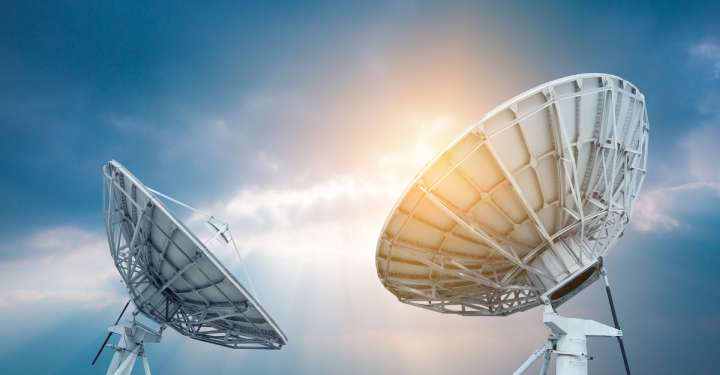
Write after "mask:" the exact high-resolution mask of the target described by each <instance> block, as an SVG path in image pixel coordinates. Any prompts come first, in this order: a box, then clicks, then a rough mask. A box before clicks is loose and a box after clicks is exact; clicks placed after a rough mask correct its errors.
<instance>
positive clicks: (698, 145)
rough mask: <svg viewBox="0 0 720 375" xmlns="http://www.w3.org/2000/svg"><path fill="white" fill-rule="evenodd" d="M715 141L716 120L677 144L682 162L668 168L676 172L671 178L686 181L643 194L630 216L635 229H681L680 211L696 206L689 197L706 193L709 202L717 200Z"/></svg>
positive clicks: (719, 163)
mask: <svg viewBox="0 0 720 375" xmlns="http://www.w3.org/2000/svg"><path fill="white" fill-rule="evenodd" d="M718 140H720V121H717V120H716V121H711V122H709V123H707V124H705V125H703V126H700V127H698V128H696V129H694V130H692V131H691V132H689V133H688V134H687V135H686V136H685V138H683V139H682V140H681V141H680V142H679V147H680V150H681V151H682V153H681V160H680V161H679V163H677V165H673V166H671V167H672V169H673V170H675V171H676V173H675V174H674V176H673V177H674V178H676V179H678V180H680V181H685V182H683V183H679V184H668V185H665V186H660V187H656V188H654V189H650V190H649V191H644V192H642V193H641V194H640V197H639V198H638V201H637V202H636V204H635V211H634V213H633V225H634V226H635V228H637V229H638V230H640V231H646V232H647V231H668V230H674V229H677V228H680V227H682V222H681V220H680V218H679V216H678V213H679V211H682V210H687V209H693V206H694V205H697V204H698V203H697V201H694V200H692V199H691V198H692V197H694V196H697V195H698V194H705V193H709V195H708V197H709V198H710V199H717V198H720V148H718ZM700 201H702V200H700ZM705 203H707V202H705ZM694 208H699V207H694Z"/></svg>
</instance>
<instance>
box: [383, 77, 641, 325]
mask: <svg viewBox="0 0 720 375" xmlns="http://www.w3.org/2000/svg"><path fill="white" fill-rule="evenodd" d="M648 134H649V123H648V118H647V112H646V108H645V100H644V96H643V95H642V94H641V93H640V92H639V90H638V89H637V88H636V87H635V86H633V85H632V84H630V83H629V82H627V81H624V80H622V79H620V78H618V77H615V76H611V75H606V74H582V75H576V76H571V77H566V78H562V79H559V80H556V81H553V82H550V83H547V84H544V85H541V86H538V87H536V88H534V89H531V90H529V91H527V92H525V93H523V94H521V95H519V96H517V97H516V98H513V99H511V100H510V101H508V102H506V103H504V104H503V105H501V106H499V107H498V108H496V109H495V110H493V111H492V112H490V113H489V114H487V115H486V116H485V117H484V118H483V120H481V121H480V123H479V124H477V125H475V126H472V127H471V128H470V129H468V130H467V131H466V132H465V133H464V134H463V135H462V136H461V137H460V138H459V139H458V140H457V141H456V142H455V143H453V144H451V146H450V147H448V149H447V150H446V151H445V152H443V153H442V154H441V155H440V156H439V157H438V158H437V159H435V160H434V161H433V162H431V163H430V164H429V165H428V166H427V167H426V168H425V169H424V170H423V171H422V172H421V173H420V174H419V175H418V177H417V178H416V180H415V181H413V183H412V184H411V186H410V187H409V188H408V190H407V191H406V192H405V194H404V195H403V197H402V198H401V199H400V200H399V201H398V203H397V204H396V206H395V208H394V209H393V211H392V213H391V214H390V216H389V218H388V220H387V222H386V223H385V227H384V229H383V232H382V234H381V236H380V239H379V240H378V246H377V255H376V266H377V271H378V276H379V277H380V279H381V281H382V282H383V285H384V286H385V287H386V288H387V289H388V290H390V291H391V292H392V293H393V294H395V295H396V296H397V297H398V298H399V300H400V301H402V302H405V303H408V304H411V305H414V306H419V307H423V308H427V309H431V310H434V311H438V312H443V313H456V314H461V315H507V314H511V313H514V312H517V311H522V310H526V309H528V308H531V307H534V306H537V305H540V304H542V301H541V300H540V298H539V297H540V295H542V294H543V293H545V292H547V291H548V290H551V289H553V288H554V287H555V286H558V285H560V284H563V285H564V287H563V288H559V290H557V293H555V294H554V295H552V296H551V302H552V303H553V304H554V305H556V306H557V305H559V304H561V303H562V302H564V301H565V300H567V299H569V298H570V297H572V295H574V294H575V293H577V292H579V291H580V290H582V288H584V287H585V286H587V285H589V284H590V283H592V282H593V281H595V280H596V279H597V278H598V275H599V270H600V267H601V261H600V259H601V257H602V256H603V255H605V254H606V252H607V251H608V249H610V248H611V247H612V246H613V244H614V242H615V241H616V240H617V239H618V238H619V237H620V236H621V235H622V233H623V230H624V227H625V225H626V224H627V223H628V221H629V219H630V215H631V212H632V208H633V203H634V200H635V198H636V197H637V195H638V192H639V191H640V188H641V186H642V182H643V179H644V177H645V173H646V163H647V146H648ZM570 279H573V280H575V282H568V280H570Z"/></svg>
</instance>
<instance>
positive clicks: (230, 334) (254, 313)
mask: <svg viewBox="0 0 720 375" xmlns="http://www.w3.org/2000/svg"><path fill="white" fill-rule="evenodd" d="M103 175H104V179H103V180H104V184H103V186H104V189H103V210H104V216H105V225H106V229H107V235H108V243H109V246H110V254H111V256H112V258H113V262H114V264H115V266H116V268H117V270H118V271H119V272H120V275H121V277H122V279H123V282H124V284H125V286H126V287H127V290H128V293H129V294H130V297H131V298H132V301H133V303H134V305H135V306H136V308H137V309H138V310H139V311H140V312H142V313H143V314H144V315H146V316H147V317H149V318H150V319H152V320H154V321H156V322H158V323H159V324H162V325H167V326H170V327H172V328H174V329H175V330H176V331H178V332H179V333H181V334H183V335H185V336H188V337H191V338H193V339H196V340H200V341H206V342H209V343H212V344H217V345H221V346H225V347H229V348H233V349H280V348H281V347H282V346H283V345H285V344H286V343H287V339H286V337H285V335H284V334H283V333H282V331H281V330H280V329H279V328H278V326H277V325H276V324H275V322H273V320H272V319H271V318H270V316H269V315H268V314H267V313H266V312H265V311H264V310H263V308H262V307H261V306H260V305H259V304H258V303H257V301H256V300H255V299H254V298H253V296H252V295H250V293H248V292H247V291H246V290H245V288H244V287H243V286H242V285H241V284H240V283H239V282H238V281H237V280H236V279H235V277H234V276H233V275H232V274H231V273H230V272H229V271H228V270H227V269H226V268H225V267H224V266H223V265H222V264H221V263H220V262H219V261H218V260H217V258H216V257H215V256H214V255H213V254H212V252H210V251H209V250H208V248H207V247H206V245H205V243H203V242H201V241H200V240H198V239H197V238H196V236H195V235H194V234H193V233H192V232H191V231H190V230H188V229H187V228H186V227H185V226H184V225H183V224H182V223H181V222H180V221H179V220H178V219H177V218H175V216H174V215H172V214H171V213H170V211H169V210H168V209H167V208H166V207H165V206H164V205H163V203H162V202H161V201H160V200H159V199H158V197H157V196H156V195H155V193H153V191H152V190H150V189H148V188H147V187H145V186H144V185H143V184H142V183H141V182H140V181H139V180H138V179H137V178H136V177H134V176H133V175H132V174H131V173H130V172H129V171H128V170H127V169H125V168H124V167H123V166H122V165H121V164H120V163H118V162H116V161H110V162H108V163H107V164H106V165H105V166H104V168H103ZM228 235H229V229H228V228H227V226H226V227H225V228H222V229H221V228H218V231H217V236H228Z"/></svg>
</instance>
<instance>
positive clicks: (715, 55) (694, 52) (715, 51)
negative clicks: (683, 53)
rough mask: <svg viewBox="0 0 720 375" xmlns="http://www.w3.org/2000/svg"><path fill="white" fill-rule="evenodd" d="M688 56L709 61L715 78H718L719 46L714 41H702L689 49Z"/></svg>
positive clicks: (719, 63)
mask: <svg viewBox="0 0 720 375" xmlns="http://www.w3.org/2000/svg"><path fill="white" fill-rule="evenodd" d="M690 55H691V56H693V57H696V58H699V59H701V60H705V61H709V62H710V63H711V64H712V66H713V74H714V76H715V78H720V44H719V43H717V42H715V41H710V40H706V41H702V42H700V43H698V44H695V45H693V46H692V47H691V48H690Z"/></svg>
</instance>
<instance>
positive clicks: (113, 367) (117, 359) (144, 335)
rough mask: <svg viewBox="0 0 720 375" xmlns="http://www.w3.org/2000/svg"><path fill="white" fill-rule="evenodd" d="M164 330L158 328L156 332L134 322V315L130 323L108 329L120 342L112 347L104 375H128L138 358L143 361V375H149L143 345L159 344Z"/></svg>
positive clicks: (148, 364) (148, 365)
mask: <svg viewBox="0 0 720 375" xmlns="http://www.w3.org/2000/svg"><path fill="white" fill-rule="evenodd" d="M164 328H165V327H164V326H163V327H160V331H157V332H156V331H154V330H152V329H150V328H148V327H146V326H145V325H143V324H141V323H139V322H137V321H135V316H134V315H133V319H132V321H129V322H123V323H121V324H117V325H114V326H112V327H110V328H109V331H110V332H112V333H117V334H118V335H120V336H121V338H120V342H119V343H118V344H117V345H116V346H113V348H114V349H115V354H114V355H113V358H112V361H111V362H110V366H109V367H108V370H107V373H106V375H130V374H131V373H132V369H133V367H134V366H135V361H136V360H137V358H138V357H142V359H143V368H144V369H145V374H146V375H151V373H150V363H149V362H148V359H147V354H145V343H158V342H160V339H161V338H162V331H163V329H164Z"/></svg>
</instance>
